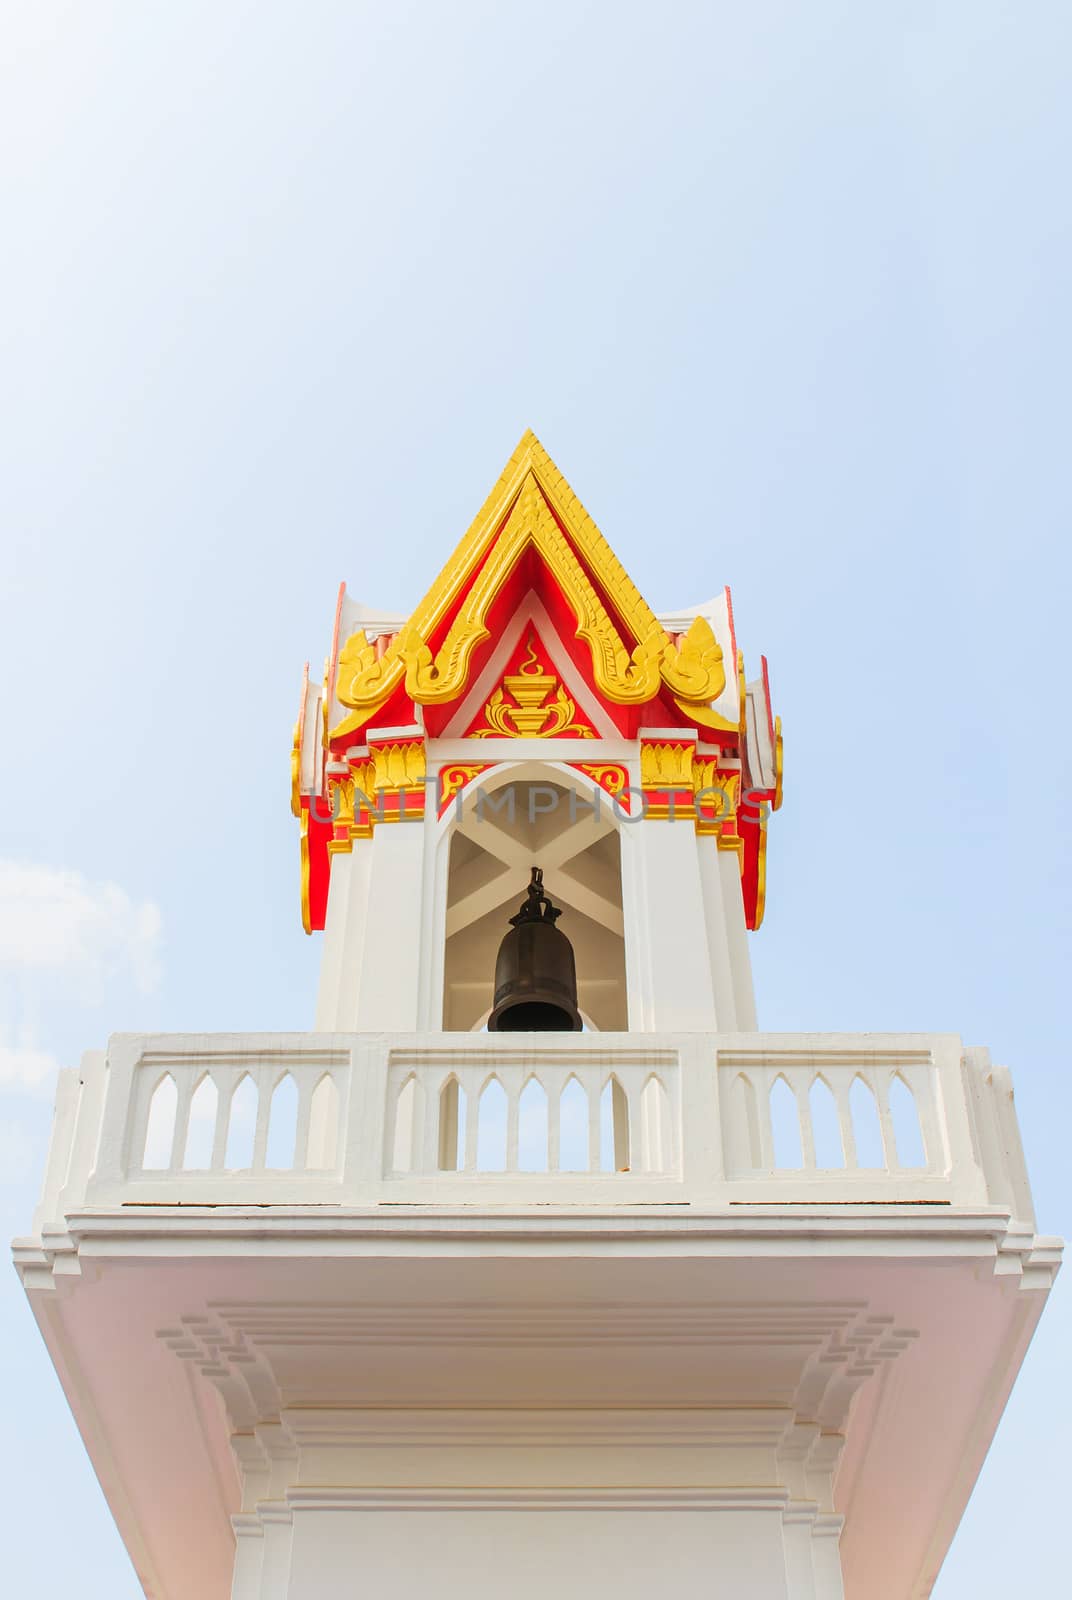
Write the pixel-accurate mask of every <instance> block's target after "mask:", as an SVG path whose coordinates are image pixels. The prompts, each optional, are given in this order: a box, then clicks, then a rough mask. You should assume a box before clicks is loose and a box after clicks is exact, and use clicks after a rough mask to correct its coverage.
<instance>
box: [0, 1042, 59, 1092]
mask: <svg viewBox="0 0 1072 1600" xmlns="http://www.w3.org/2000/svg"><path fill="white" fill-rule="evenodd" d="M58 1068H59V1062H58V1061H57V1060H56V1058H55V1056H50V1055H49V1054H48V1052H47V1051H45V1050H37V1049H35V1048H34V1047H33V1045H29V1044H22V1045H7V1044H4V1043H3V1041H2V1040H0V1088H3V1089H11V1088H18V1089H36V1088H39V1087H40V1086H41V1085H42V1084H46V1083H49V1082H50V1081H51V1079H52V1076H53V1074H54V1073H55V1072H56V1071H57V1070H58Z"/></svg>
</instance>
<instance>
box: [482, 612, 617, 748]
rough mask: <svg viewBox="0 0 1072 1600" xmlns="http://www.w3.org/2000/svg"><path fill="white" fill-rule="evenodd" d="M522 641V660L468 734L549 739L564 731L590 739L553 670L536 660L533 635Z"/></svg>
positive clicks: (591, 732)
mask: <svg viewBox="0 0 1072 1600" xmlns="http://www.w3.org/2000/svg"><path fill="white" fill-rule="evenodd" d="M525 644H526V650H527V652H528V653H527V655H526V656H525V659H524V661H522V662H521V664H520V665H519V667H518V669H517V671H516V672H510V673H507V674H506V676H505V677H504V678H503V681H502V686H501V688H498V689H496V690H495V691H494V693H493V694H492V695H491V696H490V698H489V700H488V702H487V704H486V705H485V707H484V722H485V724H486V726H485V727H483V728H477V729H475V730H474V731H473V732H472V733H471V734H470V735H469V737H470V738H471V739H489V738H492V737H494V736H498V737H499V738H500V739H553V738H554V737H555V735H556V734H565V735H567V736H569V735H572V736H573V737H574V738H580V739H594V738H595V737H596V732H595V729H594V728H592V727H590V726H589V725H588V723H587V722H579V721H577V707H576V705H575V704H574V702H573V701H572V700H571V699H570V697H569V695H568V694H567V693H566V691H565V689H564V688H563V687H562V685H561V684H560V683H559V681H558V679H557V677H555V675H554V673H552V672H548V671H547V670H546V669H545V668H544V666H543V665H542V664H541V662H540V661H539V659H538V657H537V655H536V638H535V635H534V634H532V633H530V634H529V636H528V639H527V640H526V642H525ZM507 695H509V697H510V698H509V699H507ZM549 697H550V698H549Z"/></svg>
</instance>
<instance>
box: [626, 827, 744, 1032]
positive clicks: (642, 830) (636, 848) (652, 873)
mask: <svg viewBox="0 0 1072 1600" xmlns="http://www.w3.org/2000/svg"><path fill="white" fill-rule="evenodd" d="M627 826H628V827H629V830H630V834H631V835H632V837H631V838H630V840H629V848H628V849H623V851H622V897H623V901H624V903H625V943H626V970H627V974H628V978H629V1006H630V1009H629V1027H630V1030H631V1031H639V1032H644V1033H654V1032H659V1031H667V1032H675V1031H676V1032H682V1033H688V1032H692V1031H693V1030H696V1029H700V1030H702V1031H705V1032H715V1031H717V1029H718V1027H719V1026H720V1023H719V1019H718V1016H717V1008H716V1005H715V991H714V985H713V983H712V978H711V959H710V955H709V949H708V938H707V918H706V914H705V909H704V897H703V893H702V891H701V887H700V874H699V872H698V870H697V861H696V833H695V829H694V828H693V824H692V819H691V818H690V817H681V818H677V819H675V820H673V821H671V820H669V819H662V818H659V819H645V820H644V821H642V822H635V823H630V824H627ZM635 1012H639V1015H637V1014H635Z"/></svg>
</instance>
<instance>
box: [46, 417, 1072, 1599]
mask: <svg viewBox="0 0 1072 1600" xmlns="http://www.w3.org/2000/svg"><path fill="white" fill-rule="evenodd" d="M780 800H781V737H780V732H779V729H778V724H777V722H776V721H775V719H774V718H773V716H772V714H771V706H770V697H769V693H768V689H767V675H766V669H765V664H764V670H763V672H762V674H761V676H760V677H759V678H758V679H757V680H756V681H755V682H752V683H747V682H746V680H745V675H744V669H743V663H742V661H741V657H740V654H739V652H738V650H737V647H736V641H735V638H734V631H733V613H732V609H731V606H730V601H729V594H728V592H724V593H723V594H722V595H720V596H719V597H718V598H717V599H716V600H714V601H711V602H709V603H708V604H707V605H704V606H699V607H696V608H694V609H691V610H689V611H686V612H682V613H676V614H674V615H669V616H662V617H657V616H656V615H655V614H654V613H653V612H652V611H651V610H650V609H649V607H648V606H647V604H646V602H645V601H644V600H643V598H642V597H641V596H640V595H639V594H638V592H637V591H636V589H635V588H634V587H633V585H632V583H631V582H630V580H629V578H628V577H627V576H626V574H625V572H624V570H623V569H622V567H621V566H620V565H619V563H618V561H617V560H616V558H615V557H614V555H613V554H612V553H611V551H610V549H609V548H608V546H607V544H606V542H605V541H604V539H603V538H602V536H601V535H600V533H599V531H598V530H597V529H596V527H595V525H594V524H593V523H592V521H591V519H590V518H589V517H588V516H587V514H586V513H585V512H584V510H583V509H582V507H581V506H580V504H579V502H578V501H577V499H576V497H575V496H574V495H573V493H572V491H571V490H570V489H569V487H568V485H567V484H566V483H565V481H564V480H563V478H562V476H561V474H560V473H559V472H558V471H557V469H556V468H555V467H554V465H553V463H552V462H551V461H550V460H549V458H548V456H547V455H546V453H545V452H544V451H543V449H542V448H541V446H540V445H539V443H538V442H537V440H536V439H535V438H534V437H533V436H532V435H531V434H527V435H526V436H525V438H524V439H523V440H522V441H521V444H520V445H519V447H518V449H517V451H516V452H515V454H514V456H513V457H512V458H511V460H510V462H509V463H508V465H507V468H506V470H505V472H504V473H503V475H502V477H501V479H500V480H499V482H498V483H497V484H496V486H495V489H494V490H493V491H492V494H491V496H490V497H489V499H488V501H487V502H486V504H485V506H484V507H483V509H482V511H481V512H480V514H479V516H478V517H477V519H476V521H475V522H474V524H473V526H472V527H471V529H470V530H469V532H468V533H467V534H466V536H465V538H464V539H463V540H462V543H461V544H460V545H459V547H458V549H457V550H456V552H455V553H454V555H453V556H452V557H451V559H450V561H449V562H448V563H447V566H446V567H445V568H444V570H443V572H442V574H441V575H440V577H439V578H438V579H437V581H436V583H435V584H434V585H433V586H432V588H431V589H430V590H429V592H428V594H427V595H426V596H425V598H424V599H423V600H422V601H421V603H420V605H419V606H418V607H417V609H416V610H415V611H414V612H413V614H412V616H411V617H409V618H408V619H405V618H402V617H385V616H380V615H373V614H372V613H370V612H368V611H367V610H365V609H364V608H362V607H360V606H358V605H356V604H355V603H354V602H352V601H351V600H350V599H349V598H348V597H347V595H346V594H345V591H344V592H343V593H342V594H341V595H340V598H339V604H338V608H337V612H336V622H335V632H334V639H333V643H332V650H331V654H330V657H329V660H328V664H327V670H326V673H325V678H324V682H323V684H322V685H320V686H314V685H313V684H311V683H309V681H308V674H307V675H306V684H305V688H304V691H303V699H302V708H301V715H300V718H299V723H298V729H297V734H296V739H295V746H294V752H293V802H294V809H295V812H296V814H297V816H298V817H299V819H300V825H301V861H302V903H303V914H304V919H305V926H306V928H307V930H309V931H313V930H315V929H322V930H323V935H324V947H323V964H322V971H321V981H320V992H319V997H318V1001H317V1014H316V1028H315V1030H314V1031H313V1032H310V1033H306V1034H293V1035H278V1034H271V1035H268V1034H265V1035H215V1036H204V1035H197V1036H187V1035H166V1036H153V1037H146V1036H131V1035H117V1036H115V1037H113V1039H112V1041H111V1043H110V1045H109V1047H108V1050H107V1052H98V1053H91V1054H89V1055H87V1056H86V1057H85V1059H84V1061H83V1065H82V1068H81V1070H80V1071H69V1072H66V1073H65V1074H63V1076H62V1077H61V1081H60V1085H59V1090H58V1095H57V1108H56V1122H55V1129H54V1136H53V1143H52V1149H51V1153H50V1157H49V1166H48V1172H47V1175H46V1179H45V1186H44V1192H43V1195H42V1200H41V1205H40V1207H39V1209H38V1213H37V1216H36V1218H35V1224H34V1233H33V1236H32V1237H31V1238H29V1239H25V1240H20V1241H18V1242H17V1244H16V1250H15V1253H16V1260H17V1263H18V1265H19V1268H20V1271H21V1272H22V1275H23V1280H24V1282H25V1285H26V1289H27V1292H28V1294H29V1296H30V1299H31V1302H32V1304H33V1306H34V1309H35V1312H36V1314H37V1317H38V1320H39V1322H40V1326H41V1329H42V1332H43V1334H44V1337H45V1339H46V1340H47V1342H48V1345H49V1349H50V1351H51V1353H52V1355H53V1359H54V1361H55V1364H56V1367H57V1371H58V1373H59V1376H60V1379H61V1381H62V1383H63V1385H64V1388H65V1391H66V1393H67V1395H68V1398H69V1400H70V1403H71V1406H72V1408H73V1410H74V1412H75V1415H76V1417H77V1420H78V1423H79V1426H80V1428H81V1430H82V1434H83V1437H84V1439H85V1442H86V1446H87V1448H88V1450H89V1451H90V1453H91V1456H92V1458H93V1462H94V1465H95V1467H96V1469H97V1472H98V1474H99V1476H100V1478H101V1482H102V1484H103V1486H104V1489H105V1493H106V1494H107V1496H108V1499H109V1503H110V1505H111V1507H112V1510H113V1512H114V1515H115V1517H116V1520H117V1522H118V1524H119V1527H120V1530H121V1532H122V1535H123V1537H124V1539H125V1541H126V1543H127V1546H128V1549H129V1550H130V1553H131V1557H132V1560H133V1561H134V1563H135V1566H136V1568H137V1571H138V1574H139V1576H140V1578H141V1581H142V1583H143V1586H144V1589H145V1593H146V1595H148V1596H151V1597H153V1600H226V1597H227V1596H228V1595H232V1596H233V1597H234V1600H324V1597H326V1596H335V1595H338V1596H349V1595H358V1594H362V1595H363V1594H366V1593H368V1594H376V1593H378V1594H391V1595H393V1596H398V1597H400V1600H411V1597H412V1600H417V1597H421V1600H423V1597H424V1596H426V1595H427V1594H428V1593H432V1592H434V1593H439V1594H443V1595H446V1596H451V1597H453V1596H458V1597H462V1596H464V1597H465V1600H492V1597H495V1600H500V1597H501V1596H502V1595H504V1594H509V1595H510V1596H511V1597H517V1600H536V1597H537V1596H539V1597H543V1596H545V1595H546V1594H547V1593H548V1592H552V1591H553V1592H558V1593H561V1594H565V1595H574V1594H577V1595H580V1594H585V1595H593V1596H603V1595H606V1596H608V1597H610V1596H613V1597H614V1600H640V1597H641V1596H643V1597H644V1600H648V1597H650V1595H651V1593H652V1592H653V1589H654V1588H655V1587H656V1586H660V1587H666V1586H667V1585H668V1584H671V1585H672V1586H673V1588H674V1590H675V1592H677V1593H679V1594H681V1595H682V1596H688V1597H693V1596H695V1597H697V1600H699V1597H701V1596H702V1597H705V1600H706V1597H709V1596H710V1595H711V1594H713V1593H717V1594H719V1595H725V1596H727V1597H730V1596H732V1597H733V1600H838V1597H841V1596H842V1595H845V1596H848V1597H849V1600H912V1597H919V1596H925V1595H927V1594H928V1593H929V1592H930V1588H931V1585H932V1584H933V1582H934V1578H935V1575H936V1573H937V1571H938V1568H939V1566H940V1564H941V1561H942V1558H943V1555H944V1553H945V1551H946V1549H947V1547H948V1545H949V1542H950V1539H951V1537H952V1535H953V1532H954V1530H955V1528H956V1525H957V1522H958V1520H959V1517H960V1514H961V1512H962V1510H963V1508H964V1505H965V1502H966V1500H967V1497H968V1495H969V1493H970V1491H971V1488H972V1484H973V1482H974V1479H975V1476H976V1474H977V1471H978V1468H979V1465H980V1463H981V1461H982V1458H983V1455H984V1454H985V1451H986V1448H987V1446H988V1444H989V1442H990V1439H991V1437H992V1435H993V1432H994V1429H995V1427H996V1425H997V1421H998V1418H999V1416H1000V1413H1001V1410H1002V1407H1003V1405H1004V1402H1005V1398H1006V1396H1007V1394H1008V1390H1009V1387H1010V1385H1011V1383H1012V1381H1013V1379H1014V1377H1015V1374H1016V1372H1017V1370H1018V1368H1019V1365H1020V1362H1021V1360H1022V1358H1023V1354H1024V1351H1025V1349H1026V1346H1027V1343H1028V1341H1029V1340H1030V1337H1031V1333H1032V1331H1033V1329H1034V1326H1035V1323H1036V1321H1037V1319H1038V1316H1039V1314H1040V1312H1041V1309H1042V1305H1043V1303H1044V1300H1045V1295H1046V1291H1047V1290H1048V1288H1049V1286H1050V1283H1051V1281H1052V1278H1053V1275H1054V1273H1055V1271H1056V1268H1057V1265H1058V1261H1059V1245H1058V1243H1057V1241H1054V1240H1051V1239H1046V1238H1040V1237H1038V1236H1037V1235H1036V1232H1035V1224H1034V1217H1033V1212H1032V1206H1031V1196H1030V1191H1029V1187H1028V1182H1027V1176H1026V1172H1025V1169H1024V1164H1023V1158H1022V1154H1021V1150H1020V1143H1019V1134H1018V1130H1017V1125H1016V1119H1015V1113H1014V1111H1013V1105H1012V1092H1011V1088H1010V1086H1009V1079H1008V1074H1007V1072H1006V1071H1005V1069H1004V1068H1000V1067H992V1066H991V1065H990V1064H989V1062H988V1060H987V1057H986V1054H985V1052H984V1051H981V1050H976V1049H969V1050H965V1049H964V1048H963V1047H962V1046H961V1044H960V1042H959V1040H957V1039H956V1038H955V1037H952V1036H949V1035H922V1034H911V1035H896V1036H894V1035H864V1036H854V1035H784V1034H783V1035H771V1034H762V1033H758V1032H757V1031H756V1021H755V1014H754V1003H753V997H752V984H751V975H750V970H749V958H748V949H747V929H748V928H752V927H755V926H757V925H758V923H759V921H760V919H761V917H762V914H763V899H764V887H765V838H766V827H767V822H768V815H769V812H770V811H771V810H772V809H776V808H777V806H778V804H779V803H780ZM533 865H538V866H539V867H540V868H541V869H542V870H543V873H544V878H545V884H546V887H547V889H548V890H549V891H550V893H551V895H552V896H553V898H554V900H555V902H556V903H557V904H558V905H559V906H560V907H561V909H562V919H561V922H560V924H559V927H560V929H561V930H562V931H563V932H564V933H565V934H566V935H567V937H568V938H569V941H570V943H571V945H572V948H573V951H574V954H575V958H576V969H577V991H578V1004H579V1008H580V1014H581V1016H582V1017H583V1019H584V1023H585V1026H584V1030H583V1031H580V1032H541V1033H518V1032H513V1033H511V1032H495V1031H493V1032H489V1031H487V1029H486V1027H485V1024H486V1022H487V1019H488V1016H489V1013H490V1012H491V1010H492V1006H493V1003H494V1001H495V995H494V981H493V980H494V972H495V962H496V951H497V950H498V948H499V943H500V940H501V939H502V937H503V935H504V933H505V932H506V929H507V926H508V923H507V918H508V917H509V915H510V914H511V913H512V912H514V911H515V910H516V909H517V905H518V903H519V902H520V900H521V898H522V896H523V893H524V890H525V885H526V883H527V881H528V877H529V870H530V867H531V866H533ZM496 1020H497V1019H496Z"/></svg>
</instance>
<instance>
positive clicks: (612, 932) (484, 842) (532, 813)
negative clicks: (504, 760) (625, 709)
mask: <svg viewBox="0 0 1072 1600" xmlns="http://www.w3.org/2000/svg"><path fill="white" fill-rule="evenodd" d="M579 754H583V751H581V752H579ZM575 776H576V781H574V776H573V775H571V774H569V773H568V772H566V771H564V770H562V769H560V768H559V767H557V766H550V765H548V766H542V765H541V764H540V763H534V762H525V763H523V764H518V765H517V766H514V767H505V768H503V769H501V770H499V771H496V772H492V773H489V774H487V775H486V778H485V780H484V781H482V782H478V783H476V784H474V785H473V786H472V788H471V790H470V791H469V792H468V793H466V794H465V796H464V797H463V800H462V802H461V803H460V804H458V805H457V806H456V807H455V808H454V811H453V813H452V820H451V822H450V825H449V827H450V833H449V838H448V839H447V840H445V841H444V848H445V849H446V850H447V852H448V862H447V896H446V945H445V950H444V965H443V1027H444V1028H445V1029H446V1030H447V1031H450V1032H460V1031H465V1032H468V1031H469V1030H471V1029H474V1028H478V1027H480V1026H481V1024H482V1022H483V1021H484V1019H485V1018H486V1016H487V1014H488V1012H489V1011H490V1009H491V1004H492V999H493V991H494V975H495V958H496V956H497V955H498V951H499V945H500V943H501V941H502V938H503V935H504V934H505V933H506V931H507V929H508V928H509V919H510V917H512V916H513V915H514V913H515V912H516V911H517V909H518V907H519V906H520V904H521V902H522V900H523V899H524V897H525V889H526V886H527V884H528V881H529V873H530V869H531V868H532V867H533V866H539V867H542V868H543V873H544V884H545V887H546V889H547V892H548V894H549V895H550V896H551V898H552V900H553V901H554V903H555V904H556V905H557V906H560V907H561V908H562V917H561V919H560V921H559V923H558V927H559V928H560V929H561V931H562V932H563V933H564V934H565V935H566V937H567V938H568V939H569V941H570V944H571V945H572V946H573V954H574V958H575V960H576V964H577V993H578V1003H579V1006H580V1010H581V1012H582V1013H583V1015H584V1017H585V1018H586V1019H588V1020H590V1021H591V1024H592V1025H593V1026H594V1027H595V1028H597V1029H599V1030H600V1031H602V1032H606V1031H614V1030H622V1031H624V1030H625V1029H626V1028H627V1027H628V1026H629V1020H628V1012H627V1006H626V987H625V937H624V935H625V926H624V919H623V916H622V868H621V841H620V837H619V831H618V823H617V820H616V817H615V812H614V803H613V800H612V799H611V796H610V795H609V794H606V793H604V791H603V790H602V789H599V788H597V787H594V786H593V785H591V784H590V783H589V782H588V781H587V779H585V778H583V777H582V775H581V774H580V773H578V774H576V775H575Z"/></svg>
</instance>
